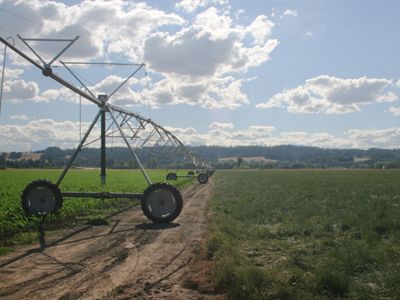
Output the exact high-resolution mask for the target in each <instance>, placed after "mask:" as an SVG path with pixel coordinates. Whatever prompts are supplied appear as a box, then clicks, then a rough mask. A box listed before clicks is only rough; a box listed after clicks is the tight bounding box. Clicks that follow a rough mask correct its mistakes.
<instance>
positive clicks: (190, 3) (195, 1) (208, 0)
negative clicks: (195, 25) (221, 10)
mask: <svg viewBox="0 0 400 300" xmlns="http://www.w3.org/2000/svg"><path fill="white" fill-rule="evenodd" d="M228 3H229V0H181V1H178V2H177V3H175V8H176V9H180V10H183V11H186V12H188V13H192V12H195V11H196V10H197V9H199V8H201V7H206V6H211V5H226V4H228Z"/></svg>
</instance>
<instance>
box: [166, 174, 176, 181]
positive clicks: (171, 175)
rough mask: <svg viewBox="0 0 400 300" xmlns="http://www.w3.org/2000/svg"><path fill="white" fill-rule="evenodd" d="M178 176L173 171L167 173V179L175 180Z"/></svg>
mask: <svg viewBox="0 0 400 300" xmlns="http://www.w3.org/2000/svg"><path fill="white" fill-rule="evenodd" d="M177 179H178V176H177V175H176V174H175V173H168V174H167V180H177Z"/></svg>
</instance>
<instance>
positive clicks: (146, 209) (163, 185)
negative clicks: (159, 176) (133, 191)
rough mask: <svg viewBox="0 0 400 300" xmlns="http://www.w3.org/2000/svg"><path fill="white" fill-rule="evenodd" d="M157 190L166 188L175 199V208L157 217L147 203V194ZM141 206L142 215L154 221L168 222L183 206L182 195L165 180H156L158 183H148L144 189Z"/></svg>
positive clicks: (174, 217) (177, 214) (175, 216)
mask: <svg viewBox="0 0 400 300" xmlns="http://www.w3.org/2000/svg"><path fill="white" fill-rule="evenodd" d="M159 190H167V191H168V192H170V193H171V194H172V195H173V197H174V200H175V209H174V211H173V212H172V213H170V214H168V215H166V216H163V217H158V216H155V215H154V214H152V210H151V207H150V204H149V203H148V201H149V196H150V195H151V194H152V193H154V192H156V191H159ZM141 207H142V211H143V213H144V215H145V216H146V217H147V218H148V219H149V220H150V221H153V222H154V223H170V222H172V221H173V220H175V219H176V218H177V217H178V216H179V214H180V213H181V211H182V208H183V200H182V195H181V193H180V192H179V191H178V190H177V189H176V188H175V187H173V186H172V185H170V184H168V183H165V182H158V183H153V184H152V185H150V186H149V187H148V188H147V189H146V190H145V191H144V197H143V200H142V202H141Z"/></svg>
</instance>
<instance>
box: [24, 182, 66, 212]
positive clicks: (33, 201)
mask: <svg viewBox="0 0 400 300" xmlns="http://www.w3.org/2000/svg"><path fill="white" fill-rule="evenodd" d="M62 202H63V200H62V196H61V191H60V189H59V188H58V186H56V185H55V184H53V183H52V182H51V181H49V180H46V179H39V180H34V181H32V182H31V183H29V184H28V185H27V186H26V187H25V189H24V191H23V192H22V195H21V204H22V208H23V209H24V210H25V212H26V213H27V214H28V215H46V214H49V213H53V212H56V211H57V210H59V209H60V208H61V206H62Z"/></svg>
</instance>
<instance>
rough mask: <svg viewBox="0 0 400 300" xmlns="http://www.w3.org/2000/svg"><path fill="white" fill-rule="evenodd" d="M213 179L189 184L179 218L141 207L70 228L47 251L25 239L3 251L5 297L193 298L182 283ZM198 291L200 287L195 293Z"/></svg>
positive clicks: (0, 273)
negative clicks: (156, 218)
mask: <svg viewBox="0 0 400 300" xmlns="http://www.w3.org/2000/svg"><path fill="white" fill-rule="evenodd" d="M211 184H212V181H211V182H210V183H209V184H207V185H200V184H197V183H196V184H192V185H190V186H189V187H187V188H186V189H185V190H184V191H183V192H182V194H183V198H184V208H183V211H182V213H181V215H180V216H179V217H178V218H177V219H176V220H175V223H173V224H164V225H160V224H152V223H149V222H148V221H147V219H146V218H145V217H144V216H143V214H142V212H141V210H137V209H136V210H134V209H131V210H128V211H124V212H122V213H120V214H118V215H115V216H113V217H112V218H111V224H110V225H102V226H96V227H90V228H88V229H85V230H81V231H79V230H78V231H77V233H76V234H74V233H68V235H67V238H61V239H59V241H61V242H54V243H53V244H51V243H50V245H51V246H50V247H48V248H45V249H44V250H43V251H36V252H35V251H32V249H27V248H26V247H24V248H21V250H17V251H16V252H15V253H12V254H9V255H7V256H4V257H1V258H0V266H1V265H4V263H5V262H7V261H10V260H12V259H13V258H15V257H18V255H21V256H22V255H23V254H24V252H25V253H26V251H32V252H33V253H31V254H30V255H27V256H25V257H22V258H20V259H19V260H17V261H15V262H12V263H11V264H9V265H6V266H4V267H1V268H0V297H2V298H4V299H76V298H81V299H109V298H115V299H118V298H119V299H132V297H138V298H160V297H164V298H165V297H166V298H177V297H178V298H192V297H195V294H196V292H195V291H192V290H187V289H185V288H183V287H182V286H181V282H182V278H180V277H181V276H182V274H183V273H184V269H185V268H186V267H187V266H188V265H189V264H190V262H191V261H192V259H193V257H194V252H195V250H196V248H197V247H199V243H200V241H201V240H202V239H204V237H205V234H206V230H207V218H206V203H207V200H208V198H209V195H210V191H211ZM197 296H198V295H197Z"/></svg>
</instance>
